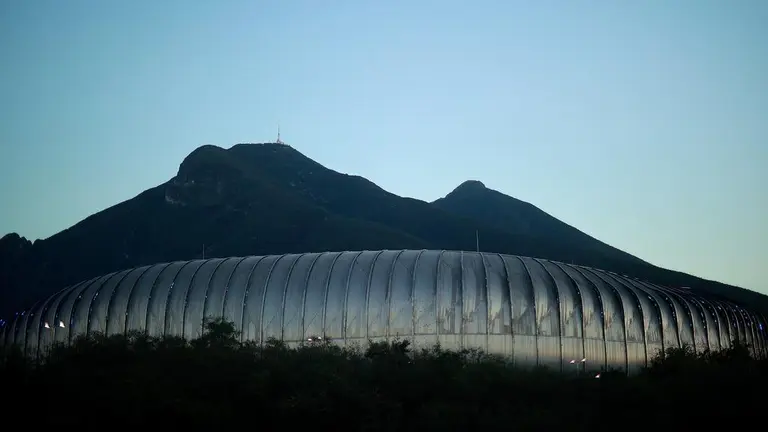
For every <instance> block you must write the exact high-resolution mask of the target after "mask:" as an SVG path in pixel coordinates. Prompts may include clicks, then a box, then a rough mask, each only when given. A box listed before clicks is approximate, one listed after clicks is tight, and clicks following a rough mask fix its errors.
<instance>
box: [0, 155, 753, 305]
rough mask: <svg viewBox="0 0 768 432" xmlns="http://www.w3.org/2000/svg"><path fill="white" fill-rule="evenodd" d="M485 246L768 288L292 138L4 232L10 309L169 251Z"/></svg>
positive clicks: (691, 282)
mask: <svg viewBox="0 0 768 432" xmlns="http://www.w3.org/2000/svg"><path fill="white" fill-rule="evenodd" d="M476 232H477V234H478V236H479V237H480V239H481V249H482V250H483V251H487V252H499V253H508V254H516V255H526V256H533V257H541V258H547V259H553V260H558V261H565V262H573V263H576V264H583V265H587V266H592V267H598V268H603V269H607V270H612V271H615V272H617V273H622V274H628V275H631V276H635V277H638V278H641V279H646V280H650V281H652V282H656V283H659V284H666V285H672V286H690V287H695V288H699V289H702V290H705V291H709V292H713V293H719V294H727V295H728V296H730V297H732V298H734V299H736V300H740V301H750V300H751V301H752V303H753V304H754V302H761V301H765V297H764V296H761V295H759V294H756V293H752V292H750V291H746V290H743V289H740V288H735V287H731V286H728V285H724V284H719V283H716V282H710V281H704V280H701V279H699V278H695V277H693V276H689V275H685V274H682V273H677V272H671V271H668V270H664V269H660V268H657V267H654V266H652V265H650V264H648V263H645V262H643V261H642V260H640V259H638V258H636V257H633V256H631V255H629V254H627V253H625V252H622V251H620V250H618V249H615V248H613V247H611V246H608V245H606V244H604V243H602V242H600V241H598V240H596V239H594V238H592V237H589V236H588V235H586V234H584V233H582V232H580V231H578V230H577V229H575V228H573V227H571V226H569V225H567V224H565V223H563V222H561V221H559V220H557V219H555V218H553V217H551V216H549V215H548V214H546V213H544V212H543V211H541V210H539V209H537V208H536V207H534V206H532V205H530V204H528V203H525V202H522V201H519V200H516V199H514V198H511V197H508V196H506V195H503V194H501V193H499V192H496V191H493V190H490V189H487V188H485V187H484V186H483V185H482V183H480V182H466V183H464V184H462V185H461V186H459V187H458V188H457V189H456V190H454V191H453V192H451V193H450V194H449V195H447V196H446V197H445V198H442V199H439V200H437V201H436V202H434V203H431V204H430V203H427V202H424V201H419V200H415V199H410V198H402V197H399V196H397V195H394V194H391V193H389V192H387V191H385V190H383V189H381V188H380V187H378V186H376V185H375V184H373V183H371V182H370V181H368V180H366V179H364V178H362V177H358V176H351V175H346V174H341V173H338V172H335V171H332V170H330V169H328V168H325V167H323V166H322V165H320V164H318V163H317V162H315V161H313V160H311V159H309V158H307V157H306V156H304V155H302V154H301V153H299V152H298V151H296V150H295V149H293V148H292V147H290V146H286V145H280V144H240V145H236V146H234V147H232V148H230V149H228V150H225V149H222V148H219V147H215V146H203V147H200V148H198V149H196V150H195V151H193V152H192V153H191V154H190V155H189V156H187V157H186V158H185V159H184V161H183V162H182V163H181V165H180V167H179V171H178V174H177V175H176V176H175V177H173V178H172V179H171V180H169V181H168V182H167V183H165V184H162V185H159V186H157V187H154V188H152V189H149V190H147V191H145V192H143V193H141V194H139V195H138V196H136V197H134V198H132V199H130V200H128V201H125V202H122V203H120V204H117V205H115V206H113V207H111V208H109V209H107V210H104V211H102V212H99V213H96V214H94V215H92V216H90V217H88V218H86V219H84V220H83V221H81V222H79V223H78V224H76V225H74V226H72V227H70V228H68V229H66V230H64V231H62V232H60V233H58V234H56V235H54V236H52V237H50V238H48V239H46V240H38V241H35V242H34V243H30V242H29V241H28V240H26V239H24V238H23V237H20V236H18V235H16V234H9V235H7V236H5V237H3V238H2V239H0V284H1V285H0V317H6V318H7V317H8V316H9V314H12V313H13V312H14V311H18V310H20V309H22V308H25V307H29V306H30V305H31V302H33V301H35V300H38V299H40V298H42V297H44V296H46V295H49V294H51V293H52V292H53V291H55V290H57V289H61V288H63V287H64V286H66V285H69V284H73V283H76V282H79V281H81V280H84V279H88V278H91V277H94V276H98V275H101V274H104V273H109V272H112V271H116V270H120V269H124V268H128V267H134V266H139V265H144V264H151V263H156V262H163V261H173V260H186V259H192V258H197V257H200V256H202V255H203V253H204V254H205V257H224V256H238V255H240V256H242V255H261V254H279V253H290V252H309V251H342V250H362V249H368V250H375V249H406V248H407V249H422V248H423V249H454V250H474V249H475V247H476V245H475V238H476V237H475V234H476Z"/></svg>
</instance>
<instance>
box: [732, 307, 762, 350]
mask: <svg viewBox="0 0 768 432" xmlns="http://www.w3.org/2000/svg"><path fill="white" fill-rule="evenodd" d="M735 307H736V309H737V310H738V311H739V314H740V315H741V318H742V319H743V320H744V333H745V336H746V337H747V344H748V345H749V349H750V350H751V351H752V354H753V355H757V343H758V341H757V337H756V335H755V328H754V326H753V325H752V321H753V317H752V314H751V313H749V312H747V311H746V310H744V308H742V307H741V306H740V305H738V304H737V305H735ZM750 339H751V341H750ZM750 342H752V343H750Z"/></svg>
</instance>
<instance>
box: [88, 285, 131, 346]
mask: <svg viewBox="0 0 768 432" xmlns="http://www.w3.org/2000/svg"><path fill="white" fill-rule="evenodd" d="M131 271H132V270H123V271H118V272H115V273H114V274H113V275H112V277H110V278H109V279H107V280H106V281H105V282H104V283H103V284H101V286H100V287H99V289H97V290H96V292H95V293H94V294H93V297H91V302H90V303H89V304H88V321H87V322H86V325H85V335H86V336H87V335H89V334H90V333H91V315H92V313H93V302H94V300H96V297H98V296H99V294H100V293H101V290H103V289H104V286H105V285H106V284H108V283H109V281H111V280H112V278H114V277H115V276H117V275H122V276H121V277H120V279H118V281H117V283H116V284H115V287H114V288H113V289H112V291H114V290H116V289H117V287H118V286H120V282H122V281H123V279H125V277H126V276H128V274H129V273H131Z"/></svg>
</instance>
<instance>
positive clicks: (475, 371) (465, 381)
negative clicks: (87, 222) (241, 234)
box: [0, 319, 768, 431]
mask: <svg viewBox="0 0 768 432" xmlns="http://www.w3.org/2000/svg"><path fill="white" fill-rule="evenodd" d="M596 376H597V374H596V373H589V374H587V373H582V374H581V375H578V376H577V375H576V374H573V375H565V374H560V373H553V372H550V371H547V370H545V369H535V370H529V369H526V370H523V369H518V368H515V367H513V366H511V365H509V364H508V363H507V362H505V361H504V359H503V358H499V357H495V356H491V355H486V354H484V353H482V352H480V351H475V350H465V351H460V352H455V351H446V350H443V349H441V348H440V347H439V346H436V347H433V348H430V349H422V350H414V349H411V347H410V346H409V343H408V341H395V342H391V343H371V344H369V345H368V346H367V347H366V348H365V349H343V348H339V347H337V346H335V345H333V344H329V343H327V342H326V341H323V340H314V341H308V342H307V343H306V344H305V345H304V346H302V347H300V348H295V349H290V348H288V347H286V346H285V345H284V344H283V343H281V342H280V341H277V340H270V341H269V342H268V343H266V344H265V345H264V346H260V345H258V344H254V343H252V342H245V343H240V342H239V335H238V334H237V332H236V331H235V328H234V326H233V325H232V323H228V322H225V321H223V320H220V319H219V320H213V321H210V322H208V323H207V326H206V331H205V333H204V334H203V336H202V337H200V338H198V339H195V340H192V341H186V340H184V339H181V338H175V337H165V338H154V337H149V336H147V335H145V334H140V333H131V334H128V335H125V336H111V337H104V336H103V335H100V334H94V335H90V336H88V337H80V338H78V339H77V340H76V341H75V342H74V343H73V344H72V345H71V346H63V345H57V346H54V347H53V348H52V349H51V350H50V351H49V353H48V354H47V355H46V356H45V357H44V358H43V359H41V360H40V361H39V362H32V361H29V360H27V359H25V358H24V357H23V356H22V355H21V354H20V352H19V351H17V350H7V351H6V352H5V353H4V356H3V361H2V365H1V366H0V385H2V392H3V397H2V399H0V400H3V401H4V402H3V403H2V404H0V406H2V413H3V425H4V426H5V428H6V429H7V430H11V426H13V425H19V424H26V425H32V426H34V427H35V428H39V427H43V426H58V427H60V428H63V429H66V428H67V427H73V428H75V427H76V428H79V429H83V428H85V429H92V428H94V429H95V428H97V427H99V428H103V427H107V428H115V427H117V428H123V427H129V426H143V427H153V426H158V427H165V428H167V427H171V428H173V429H176V428H182V427H184V428H193V429H194V430H202V429H208V430H224V429H225V428H233V427H237V428H246V429H248V430H268V431H269V430H284V429H293V428H296V429H299V428H302V429H303V428H311V429H312V430H334V431H340V430H366V431H379V430H390V431H394V430H418V431H424V430H441V431H446V430H451V431H453V430H456V431H471V430H476V429H477V430H482V429H480V428H493V429H495V430H521V431H528V430H534V431H553V430H569V431H574V430H590V431H594V430H611V431H614V430H641V429H642V430H648V429H649V428H650V429H661V430H669V429H674V428H680V429H681V430H689V429H691V428H694V427H696V428H702V427H705V428H707V429H708V430H709V429H718V428H734V427H742V426H750V427H753V428H754V427H757V428H758V429H760V428H762V427H760V426H759V424H762V423H764V422H765V420H764V419H765V418H766V417H765V415H764V412H763V411H762V410H763V409H764V408H765V393H766V391H767V390H766V388H767V387H766V384H768V380H767V379H766V378H768V364H767V363H766V361H765V360H764V359H755V358H753V357H752V356H751V355H750V351H749V349H748V347H746V346H743V345H740V344H734V345H733V346H732V347H731V348H729V349H727V350H723V351H719V352H712V353H710V352H708V353H698V354H697V353H694V352H693V351H692V350H691V349H689V348H688V347H684V348H682V349H672V350H668V351H667V352H666V353H664V355H659V356H657V357H656V358H655V359H654V360H653V361H652V363H651V365H650V367H648V368H647V369H645V370H644V371H643V372H642V373H641V374H639V375H636V376H631V377H627V376H625V375H624V374H622V373H619V372H611V371H602V372H601V373H600V378H596Z"/></svg>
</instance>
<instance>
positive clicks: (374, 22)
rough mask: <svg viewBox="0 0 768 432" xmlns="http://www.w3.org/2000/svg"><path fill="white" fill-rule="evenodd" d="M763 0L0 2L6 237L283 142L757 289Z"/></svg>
mask: <svg viewBox="0 0 768 432" xmlns="http://www.w3.org/2000/svg"><path fill="white" fill-rule="evenodd" d="M766 22H768V1H765V0H755V1H747V0H731V1H728V0H720V1H709V0H671V1H670V0H648V1H642V2H639V1H630V0H615V1H609V0H603V1H570V0H569V1H565V0H548V1H547V0H530V1H515V0H506V1H495V2H491V1H481V0H475V1H472V2H470V1H438V0H433V1H417V0H411V1H386V2H384V1H372V0H371V1H364V0H354V1H353V0H349V1H342V0H332V1H330V0H326V1H321V0H307V1H290V0H288V1H286V0H280V1H277V0H274V1H259V0H251V1H245V0H244V1H228V0H218V1H212V0H211V1H203V0H184V1H171V0H163V1H148V0H143V1H97V0H92V1H80V0H67V1H54V0H47V1H41V0H35V1H22V0H6V1H3V2H1V3H0V56H1V58H2V67H0V97H1V98H2V103H0V146H1V147H0V184H2V188H0V203H2V210H1V211H0V232H10V231H15V232H19V233H20V234H22V235H24V236H26V237H28V238H33V239H34V238H45V237H48V236H51V235H53V234H54V233H56V232H58V231H60V230H62V229H64V228H66V227H69V226H71V225H72V224H74V223H76V222H77V221H79V220H81V219H83V218H84V217H86V216H88V215H90V214H92V213H95V212H97V211H100V210H103V209H105V208H107V207H109V206H111V205H113V204H116V203H118V202H120V201H123V200H126V199H129V198H131V197H133V196H135V195H137V194H138V193H140V192H141V191H143V190H145V189H147V188H150V187H152V186H155V185H157V184H160V183H162V182H164V181H166V180H168V179H170V178H171V177H172V176H173V175H174V174H175V173H176V170H177V168H178V164H179V163H180V162H181V160H182V159H183V158H184V156H186V155H187V154H188V153H189V152H190V151H192V150H193V149H194V148H196V147H198V146H200V145H202V144H215V145H219V146H222V147H230V146H232V145H234V144H236V143H240V142H264V141H272V140H274V138H275V129H276V125H277V124H278V123H280V124H281V126H282V130H283V139H284V140H285V141H286V142H288V143H289V144H291V145H293V146H294V147H296V148H297V149H299V150H300V151H302V152H303V153H305V154H306V155H307V156H309V157H311V158H313V159H315V160H317V161H318V162H320V163H322V164H324V165H326V166H328V167H331V168H333V169H336V170H338V171H342V172H347V173H354V174H359V175H362V176H364V177H367V178H369V179H371V180H372V181H374V182H376V183H377V184H379V185H380V186H382V187H384V188H385V189H387V190H389V191H391V192H394V193H397V194H400V195H405V196H410V197H415V198H420V199H423V200H429V201H431V200H434V199H436V198H439V197H441V196H443V195H445V194H447V193H448V192H450V191H451V190H452V189H453V188H454V187H455V186H457V185H458V184H459V183H461V182H462V181H464V180H467V179H479V180H482V181H483V182H484V183H485V184H486V185H487V186H488V187H491V188H494V189H497V190H499V191H501V192H503V193H506V194H508V195H511V196H514V197H517V198H519V199H522V200H525V201H528V202H531V203H533V204H535V205H537V206H539V207H540V208H542V209H543V210H545V211H547V212H549V213H550V214H552V215H554V216H556V217H558V218H560V219H562V220H564V221H566V222H568V223H570V224H572V225H575V226H576V227H578V228H580V229H582V230H584V231H586V232H587V233H589V234H591V235H593V236H595V237H597V238H599V239H601V240H603V241H606V242H608V243H610V244H612V245H614V246H616V247H619V248H621V249H623V250H626V251H628V252H630V253H632V254H635V255H637V256H640V257H642V258H644V259H646V260H648V261H650V262H652V263H654V264H658V265H661V266H664V267H667V268H672V269H678V270H683V271H686V272H689V273H693V274H696V275H699V276H702V277H707V278H713V279H716V280H721V281H724V282H729V283H733V284H737V285H740V286H744V287H747V288H750V289H753V290H757V291H761V292H763V293H768V282H766V281H767V280H768V279H767V278H766V276H765V275H766V267H765V266H766V263H768V191H767V190H766V189H767V188H768V172H766V169H768V25H766Z"/></svg>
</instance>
